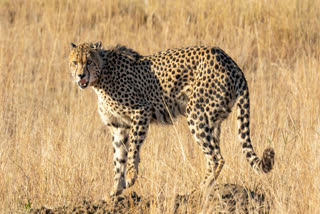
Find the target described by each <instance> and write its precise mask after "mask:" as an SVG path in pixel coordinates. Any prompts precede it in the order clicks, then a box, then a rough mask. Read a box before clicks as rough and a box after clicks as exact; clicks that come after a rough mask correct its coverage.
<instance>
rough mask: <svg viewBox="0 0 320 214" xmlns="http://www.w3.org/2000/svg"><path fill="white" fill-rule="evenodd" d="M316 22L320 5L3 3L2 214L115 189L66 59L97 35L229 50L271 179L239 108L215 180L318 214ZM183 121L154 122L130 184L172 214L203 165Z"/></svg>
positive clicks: (107, 155) (148, 45)
mask: <svg viewBox="0 0 320 214" xmlns="http://www.w3.org/2000/svg"><path fill="white" fill-rule="evenodd" d="M319 18H320V14H319V2H318V1H316V0H294V1H291V0H283V1H276V0H270V1H261V0H250V1H246V0H238V1H231V0H217V1H210V0H199V1H197V2H195V1H192V0H182V1H169V0H164V1H155V0H154V1H152V0H145V1H139V0H124V1H112V0H109V1H102V0H92V1H85V0H79V1H71V0H52V1H45V0H30V1H23V0H1V1H0V35H1V36H0V68H1V75H0V82H1V87H0V99H1V100H0V109H1V111H0V114H1V118H2V119H1V120H0V130H1V132H0V138H1V141H0V201H1V208H0V210H1V211H0V212H2V213H19V212H24V211H25V204H30V203H31V206H32V207H39V206H51V207H54V206H61V205H65V204H70V203H76V202H77V201H81V200H82V199H88V200H91V199H92V200H96V199H101V198H103V197H105V196H106V195H107V194H109V192H110V190H111V186H112V183H113V169H112V146H111V137H110V133H109V132H108V130H106V128H105V127H104V125H103V124H102V122H101V121H100V118H99V116H98V114H97V110H96V109H97V106H96V102H97V98H96V95H95V94H94V92H93V91H92V90H90V89H88V90H82V91H81V90H79V89H78V87H77V86H76V84H75V83H73V82H72V81H71V76H70V74H69V72H68V61H67V56H68V54H69V52H70V47H71V46H70V42H74V43H76V44H77V43H80V42H87V41H92V42H96V41H102V43H103V45H104V47H105V48H108V47H110V46H114V45H116V44H123V45H126V46H128V47H130V48H133V49H134V50H136V51H138V52H139V53H141V54H143V55H149V54H152V53H154V52H157V51H161V50H165V49H168V48H176V47H183V46H195V45H210V46H219V47H220V48H222V49H224V50H225V51H226V52H227V53H228V54H229V55H230V56H231V57H232V58H233V59H234V60H235V61H236V62H237V64H238V65H239V66H240V67H241V68H242V69H243V72H244V73H245V75H246V77H247V80H248V84H249V88H250V95H251V97H250V98H251V106H252V107H251V130H252V131H251V132H252V133H251V137H252V141H253V145H254V148H255V150H256V151H257V153H258V154H259V156H261V153H262V151H263V149H264V148H265V147H267V146H272V147H273V148H274V149H275V152H276V163H275V168H274V170H273V171H272V172H271V173H270V174H268V175H262V176H259V175H255V174H254V172H253V171H252V169H251V168H250V166H248V164H247V163H246V161H245V158H244V157H243V155H242V154H241V147H240V145H239V142H238V138H237V131H236V115H235V113H232V114H231V115H230V116H229V118H228V120H227V121H226V122H224V124H223V127H222V138H221V144H222V145H221V147H222V155H223V156H224V158H225V160H226V165H225V166H224V168H223V171H222V173H221V175H220V177H219V180H218V183H236V184H240V185H246V186H248V187H249V188H252V189H255V188H260V189H263V190H264V191H265V192H266V194H267V196H268V198H269V199H270V200H272V201H273V205H272V209H271V212H272V213H319V212H320V208H319V198H320V194H319V188H320V182H319V176H320V175H319V169H320V164H319V140H320V137H319V135H320V125H319V106H320V102H319V99H320V74H319V71H320V70H319V69H320V66H319V59H320V57H319V48H320V44H319V35H320V34H319V32H320V29H319V27H320V21H319ZM185 123H186V121H185V119H184V118H181V119H179V120H178V121H177V123H175V125H174V128H173V127H172V126H171V127H166V126H161V125H158V126H152V127H151V130H150V132H149V136H148V138H147V140H146V142H145V144H144V146H143V149H142V151H141V164H140V175H139V179H138V181H137V183H136V184H135V186H134V187H133V190H134V191H137V192H138V193H139V194H143V195H144V196H148V195H156V196H158V197H159V198H165V199H164V202H163V209H164V210H165V211H166V212H168V213H170V211H171V210H172V207H173V199H174V195H175V194H177V193H186V192H190V191H191V189H194V188H197V187H198V185H199V183H200V181H201V179H202V178H203V176H204V171H205V166H206V164H205V158H204V156H203V154H202V152H201V150H200V149H199V148H198V146H197V145H196V144H195V143H194V142H193V140H192V138H191V135H190V134H189V132H188V129H187V128H186V124H185ZM180 143H181V145H182V146H181V145H180ZM184 157H185V158H184ZM153 212H154V213H159V212H160V210H158V209H157V208H156V207H155V208H154V209H153Z"/></svg>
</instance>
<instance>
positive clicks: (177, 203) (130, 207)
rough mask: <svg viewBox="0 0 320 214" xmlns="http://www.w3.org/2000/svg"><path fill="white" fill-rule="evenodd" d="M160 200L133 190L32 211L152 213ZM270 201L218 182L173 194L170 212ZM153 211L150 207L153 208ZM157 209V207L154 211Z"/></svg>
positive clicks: (236, 209)
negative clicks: (207, 186) (202, 188)
mask: <svg viewBox="0 0 320 214" xmlns="http://www.w3.org/2000/svg"><path fill="white" fill-rule="evenodd" d="M161 206H162V205H161V201H159V199H156V198H155V197H146V198H145V197H143V196H139V195H138V194H137V193H135V192H133V193H130V194H123V195H121V196H118V197H113V198H109V199H106V200H105V201H99V202H93V201H83V202H81V203H79V204H75V205H72V206H64V207H58V208H54V209H49V208H45V207H42V208H40V209H34V210H31V213H41V214H42V213H45V214H51V213H54V214H57V213H110V214H111V213H120V214H121V213H150V212H152V213H154V212H164V210H161V209H162V208H161ZM269 208H270V205H269V203H268V200H266V199H265V195H264V194H263V193H258V192H257V191H251V190H249V189H247V188H246V187H244V186H239V185H235V184H218V185H215V186H213V187H212V188H211V189H210V190H208V191H207V192H206V193H205V194H203V193H201V192H200V191H197V190H196V191H193V192H192V193H190V194H186V195H176V196H175V199H174V208H173V210H172V213H174V214H180V213H181V214H182V213H269ZM151 209H152V210H153V211H152V210H151ZM155 210H156V211H155Z"/></svg>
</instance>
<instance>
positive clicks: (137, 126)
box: [126, 108, 152, 188]
mask: <svg viewBox="0 0 320 214" xmlns="http://www.w3.org/2000/svg"><path fill="white" fill-rule="evenodd" d="M151 115H152V114H151V111H150V109H149V108H144V109H139V110H136V112H135V114H134V115H133V116H132V117H131V120H132V121H131V124H132V125H131V129H130V133H129V153H128V164H127V177H126V187H127V188H128V187H130V186H132V185H133V184H134V183H135V181H136V179H137V176H138V164H139V162H140V155H139V152H140V148H141V145H142V143H143V141H144V139H145V137H146V136H147V132H148V128H149V123H150V119H151Z"/></svg>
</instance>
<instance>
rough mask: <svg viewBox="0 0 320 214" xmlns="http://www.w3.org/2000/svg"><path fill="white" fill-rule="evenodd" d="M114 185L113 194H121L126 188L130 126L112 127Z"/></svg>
mask: <svg viewBox="0 0 320 214" xmlns="http://www.w3.org/2000/svg"><path fill="white" fill-rule="evenodd" d="M111 130H112V134H113V137H112V145H113V164H114V185H113V189H112V192H111V193H110V195H111V196H115V195H119V194H121V193H122V191H123V189H125V188H126V183H125V172H126V163H127V156H128V136H129V130H130V129H129V128H112V129H111Z"/></svg>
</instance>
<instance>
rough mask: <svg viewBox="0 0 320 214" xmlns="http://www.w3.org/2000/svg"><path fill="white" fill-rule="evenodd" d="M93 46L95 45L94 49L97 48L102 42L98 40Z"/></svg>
mask: <svg viewBox="0 0 320 214" xmlns="http://www.w3.org/2000/svg"><path fill="white" fill-rule="evenodd" d="M94 46H95V48H96V49H98V48H99V49H100V48H101V47H102V42H101V41H99V42H97V43H96V44H94Z"/></svg>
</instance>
